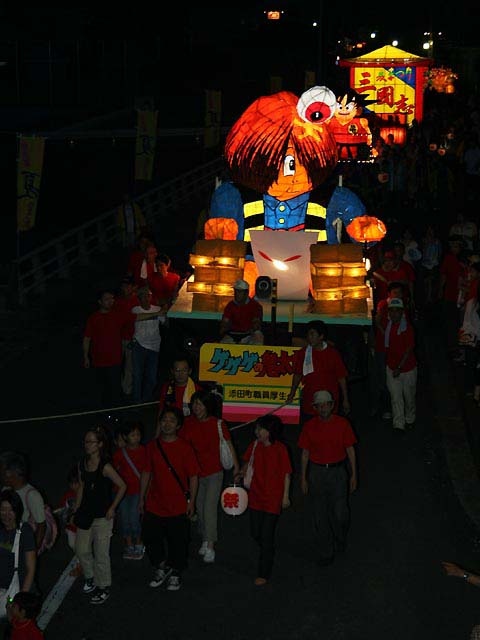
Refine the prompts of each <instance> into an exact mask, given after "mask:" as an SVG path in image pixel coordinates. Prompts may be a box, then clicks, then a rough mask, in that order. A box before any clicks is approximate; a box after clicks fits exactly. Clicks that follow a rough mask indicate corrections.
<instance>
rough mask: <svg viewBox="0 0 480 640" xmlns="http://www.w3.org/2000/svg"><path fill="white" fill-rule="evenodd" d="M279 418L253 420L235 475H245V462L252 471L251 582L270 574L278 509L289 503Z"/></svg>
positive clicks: (287, 459)
mask: <svg viewBox="0 0 480 640" xmlns="http://www.w3.org/2000/svg"><path fill="white" fill-rule="evenodd" d="M282 427H283V424H282V421H281V419H280V418H279V417H278V416H275V415H272V414H271V415H265V416H261V417H260V418H258V419H257V420H256V422H255V439H254V440H253V441H252V442H251V443H250V444H249V445H248V447H247V450H246V451H245V453H244V455H243V462H244V463H243V465H242V468H241V471H240V473H238V474H237V476H236V478H237V479H239V478H245V475H246V473H247V469H248V467H249V465H252V468H253V472H252V478H251V484H250V487H249V490H248V509H249V512H250V533H251V536H252V538H253V539H254V540H255V542H256V543H257V544H258V546H259V551H260V552H259V557H258V569H257V577H256V578H255V585H256V586H258V587H261V586H263V585H265V584H266V583H267V582H268V581H269V580H270V576H271V574H272V568H273V561H274V556H275V531H276V528H277V523H278V518H279V515H280V513H281V511H282V509H286V508H287V507H289V506H290V497H289V492H290V477H291V473H292V464H291V461H290V456H289V452H288V449H287V447H286V446H285V444H284V443H283V442H281V440H280V437H281V431H282Z"/></svg>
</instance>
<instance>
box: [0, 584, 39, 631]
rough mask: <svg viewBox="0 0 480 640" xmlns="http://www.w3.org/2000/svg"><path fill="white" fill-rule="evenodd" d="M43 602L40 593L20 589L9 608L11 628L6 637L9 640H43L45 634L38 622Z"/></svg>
mask: <svg viewBox="0 0 480 640" xmlns="http://www.w3.org/2000/svg"><path fill="white" fill-rule="evenodd" d="M41 604H42V602H41V599H40V596H39V595H38V593H32V592H27V591H19V593H17V594H16V595H15V596H14V598H13V601H12V603H11V604H10V605H9V607H8V610H7V614H8V621H9V623H10V627H11V629H9V633H8V632H7V635H6V636H5V638H8V640H43V638H44V637H45V636H44V635H43V632H42V631H40V629H39V628H38V625H37V623H36V618H37V617H38V615H39V613H40V610H41Z"/></svg>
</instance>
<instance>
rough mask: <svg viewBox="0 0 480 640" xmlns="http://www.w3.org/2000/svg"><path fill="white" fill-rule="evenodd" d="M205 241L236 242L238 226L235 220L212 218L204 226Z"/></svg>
mask: <svg viewBox="0 0 480 640" xmlns="http://www.w3.org/2000/svg"><path fill="white" fill-rule="evenodd" d="M204 234H205V240H236V238H237V234H238V224H237V222H236V220H234V219H233V218H210V219H209V220H207V221H206V222H205V226H204Z"/></svg>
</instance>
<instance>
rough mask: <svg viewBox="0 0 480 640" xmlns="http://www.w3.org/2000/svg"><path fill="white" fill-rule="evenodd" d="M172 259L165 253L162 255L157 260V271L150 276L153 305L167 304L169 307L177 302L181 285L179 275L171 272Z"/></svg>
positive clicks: (149, 282)
mask: <svg viewBox="0 0 480 640" xmlns="http://www.w3.org/2000/svg"><path fill="white" fill-rule="evenodd" d="M170 265H171V260H170V258H169V257H168V256H167V255H166V254H165V253H160V254H159V255H158V256H157V257H156V258H155V266H156V269H157V270H156V271H153V272H150V273H149V274H148V284H149V286H150V290H151V292H152V303H153V304H159V303H160V301H162V302H166V303H167V304H168V306H169V307H171V306H172V304H173V303H174V302H175V299H176V298H177V295H178V289H179V285H180V276H179V275H178V273H174V272H173V271H169V268H170Z"/></svg>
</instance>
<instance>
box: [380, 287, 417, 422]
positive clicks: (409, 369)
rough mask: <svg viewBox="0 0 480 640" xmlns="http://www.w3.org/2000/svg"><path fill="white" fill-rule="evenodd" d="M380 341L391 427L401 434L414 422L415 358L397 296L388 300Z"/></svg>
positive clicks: (411, 336) (412, 339)
mask: <svg viewBox="0 0 480 640" xmlns="http://www.w3.org/2000/svg"><path fill="white" fill-rule="evenodd" d="M384 340H385V350H386V365H387V369H386V376H387V388H388V392H389V394H390V400H391V405H392V420H393V428H394V430H395V432H396V433H403V432H404V431H405V428H406V427H407V428H412V427H413V426H414V423H415V416H416V401H415V395H416V391H417V359H416V357H415V335H414V331H413V327H412V324H411V323H410V321H409V320H408V318H407V315H406V313H405V312H404V304H403V300H402V299H401V298H390V299H389V301H388V322H387V325H386V327H385V334H384Z"/></svg>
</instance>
